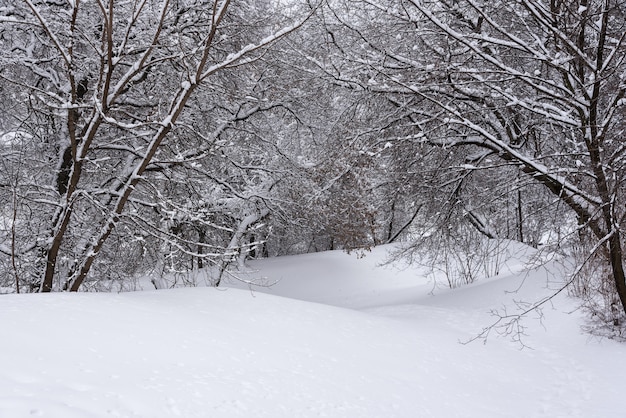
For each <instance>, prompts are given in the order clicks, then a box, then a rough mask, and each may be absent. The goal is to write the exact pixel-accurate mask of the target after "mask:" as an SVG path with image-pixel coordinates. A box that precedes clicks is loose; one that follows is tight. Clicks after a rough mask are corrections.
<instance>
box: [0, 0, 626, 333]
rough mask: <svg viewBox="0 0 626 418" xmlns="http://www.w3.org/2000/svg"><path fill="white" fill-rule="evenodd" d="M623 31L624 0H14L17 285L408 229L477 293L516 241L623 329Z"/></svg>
mask: <svg viewBox="0 0 626 418" xmlns="http://www.w3.org/2000/svg"><path fill="white" fill-rule="evenodd" d="M625 38H626V3H624V2H623V1H621V0H572V1H565V0H517V1H505V0H495V1H491V0H490V1H487V0H443V1H431V0H372V1H370V0H290V1H288V0H281V1H278V0H251V1H246V2H241V1H230V0H123V1H120V0H116V1H114V0H17V1H16V0H0V201H2V202H3V204H2V206H0V209H1V212H0V289H1V290H2V292H1V293H28V292H57V291H58V292H61V291H70V292H74V291H79V290H81V291H100V290H107V289H111V288H115V289H122V290H123V289H126V288H130V283H132V281H133V279H134V278H136V277H139V276H149V277H152V283H153V285H154V286H155V287H156V288H164V287H168V286H169V283H168V280H167V277H179V276H181V275H182V276H181V277H183V276H184V277H186V278H190V277H191V278H193V275H194V274H197V272H199V271H208V272H209V274H210V280H211V284H212V285H213V286H219V285H220V283H221V282H222V280H224V279H234V280H236V277H237V274H238V273H237V272H238V269H240V268H241V266H243V265H244V263H245V262H246V260H249V259H255V258H268V257H276V256H282V255H293V254H303V253H311V252H319V251H325V250H329V249H342V250H345V251H367V249H369V248H372V247H374V246H377V245H380V244H386V243H394V242H395V243H400V244H401V246H402V250H401V251H399V252H398V253H397V254H396V257H399V258H403V259H408V260H418V261H416V262H421V263H431V264H433V265H435V264H437V263H438V264H439V265H440V264H442V263H443V264H444V265H447V264H450V265H452V264H454V265H455V266H456V267H455V269H453V270H454V271H452V270H450V271H449V272H448V275H447V280H448V283H447V284H448V285H449V286H450V287H458V286H460V285H462V284H465V283H471V282H472V281H473V280H474V279H475V277H476V274H477V273H476V271H475V270H476V269H483V270H484V269H485V268H488V266H485V263H489V262H490V261H489V260H491V259H492V258H493V257H494V256H497V253H498V251H499V249H500V248H501V243H503V242H510V241H519V242H521V243H524V244H526V245H528V246H530V247H533V248H536V249H538V250H540V253H542V254H544V255H545V257H563V258H567V259H568V260H573V263H572V267H571V269H570V271H569V272H568V278H567V280H566V283H565V284H564V285H563V289H565V290H567V291H569V292H571V293H572V294H573V295H575V296H577V297H580V300H581V304H582V305H583V306H584V307H585V309H586V311H587V312H588V313H589V315H590V316H591V317H593V318H596V320H597V321H599V323H601V324H604V325H606V326H607V327H618V328H620V327H623V326H624V325H625V324H626V322H625V321H626V313H625V312H626V273H625V271H624V264H625V261H626V255H625V254H624V249H623V247H624V245H625V236H626V235H625V234H626V231H624V227H626V195H625V193H626V184H625V180H626V170H625V168H626V167H625V164H626V141H625V140H624V138H625V137H624V135H625V133H626V39H625ZM460 254H463V255H462V256H460ZM545 257H544V258H545ZM494 274H496V272H494ZM190 281H191V282H193V280H192V279H190ZM563 289H562V290H563Z"/></svg>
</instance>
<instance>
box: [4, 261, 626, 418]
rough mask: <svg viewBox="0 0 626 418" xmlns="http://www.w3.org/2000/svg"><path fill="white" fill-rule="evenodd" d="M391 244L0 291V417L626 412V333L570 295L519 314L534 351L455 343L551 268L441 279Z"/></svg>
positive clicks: (547, 277) (530, 290)
mask: <svg viewBox="0 0 626 418" xmlns="http://www.w3.org/2000/svg"><path fill="white" fill-rule="evenodd" d="M384 257H385V250H384V249H375V250H374V251H373V252H372V253H371V254H367V255H366V257H364V258H357V257H356V256H355V255H346V254H343V253H341V252H328V253H321V254H313V255H304V256H297V257H284V258H280V259H272V260H263V261H258V262H256V263H253V264H252V265H251V267H252V268H253V269H254V270H256V272H255V273H251V274H250V275H249V277H248V278H253V277H257V278H258V277H261V278H264V280H266V281H268V282H274V281H276V280H278V279H280V281H279V282H278V283H276V284H275V285H274V286H272V287H271V288H259V289H257V290H254V291H251V290H250V289H247V288H245V286H244V285H243V284H242V283H239V284H237V283H231V284H230V286H231V287H233V288H229V289H226V290H217V289H212V288H197V289H174V290H165V291H163V290H162V291H145V292H135V293H121V294H71V295H70V294H52V295H6V296H2V297H1V298H0V329H1V330H2V335H3V339H2V344H1V345H0V354H1V355H2V359H3V366H2V367H1V368H0V417H1V418H5V417H7V418H13V417H15V418H17V417H31V416H42V417H59V418H75V417H76V418H78V417H146V418H153V417H154V418H157V417H190V418H191V417H285V418H286V417H359V418H360V417H441V418H448V417H470V418H471V417H480V418H485V417H585V418H587V417H599V418H610V417H616V418H617V417H622V416H623V410H624V407H625V406H626V400H624V396H623V394H622V392H623V390H624V386H623V385H622V384H621V380H622V376H624V375H626V346H624V345H620V344H617V343H614V342H612V341H609V340H596V339H590V338H589V337H588V336H586V335H584V334H582V333H581V332H580V331H579V325H580V323H581V322H580V321H581V316H580V314H579V313H577V312H574V313H568V312H571V311H572V310H573V307H574V306H575V304H574V301H571V300H568V299H567V298H566V297H565V296H559V297H558V298H557V299H556V300H555V301H554V303H553V304H552V305H550V306H549V307H548V308H546V309H544V311H543V314H544V317H543V320H542V322H540V321H537V320H533V319H532V318H531V319H530V320H528V321H526V322H525V325H526V326H527V327H528V328H527V330H526V333H527V334H528V335H527V337H525V339H524V341H525V342H526V343H527V344H529V345H530V346H532V349H522V350H520V346H519V344H516V343H513V342H511V341H510V339H509V338H506V337H505V338H498V337H495V336H494V337H491V338H490V339H489V341H488V343H487V344H486V345H485V344H482V343H481V342H474V343H472V344H469V345H463V344H459V343H458V341H459V340H467V339H469V338H471V337H472V336H474V335H476V333H477V332H479V331H480V330H481V329H482V327H483V326H485V325H488V324H489V323H490V321H492V320H493V317H491V316H490V315H489V314H488V311H489V310H490V309H493V308H499V307H501V306H503V304H505V305H506V306H509V307H510V308H509V309H514V308H513V307H512V304H511V303H512V302H511V301H512V300H515V299H525V300H531V299H532V298H539V297H541V295H543V294H546V293H547V292H548V291H549V290H548V289H546V284H547V283H549V281H553V280H555V277H554V275H553V274H552V273H553V272H558V269H557V268H556V267H553V269H551V268H548V269H547V270H546V269H538V270H536V271H533V272H531V273H529V274H527V273H519V272H518V270H519V269H518V268H517V267H518V266H514V267H512V268H511V270H510V271H508V272H507V273H506V274H504V273H503V274H502V277H499V278H495V279H487V280H484V281H481V282H478V283H476V284H474V285H472V286H469V287H466V288H461V289H457V290H454V291H449V290H445V289H436V290H435V292H434V294H431V291H432V290H433V285H432V283H429V281H428V280H426V279H424V278H420V277H419V276H418V275H417V273H419V271H418V270H416V269H405V270H401V271H398V270H397V269H393V268H380V267H377V265H378V264H379V263H380V262H381V261H382V260H383V259H384ZM522 282H523V286H522V287H521V288H520V290H519V291H517V292H516V293H508V292H511V291H513V290H516V289H518V288H519V286H520V284H521V283H522ZM234 287H243V288H242V289H237V288H234Z"/></svg>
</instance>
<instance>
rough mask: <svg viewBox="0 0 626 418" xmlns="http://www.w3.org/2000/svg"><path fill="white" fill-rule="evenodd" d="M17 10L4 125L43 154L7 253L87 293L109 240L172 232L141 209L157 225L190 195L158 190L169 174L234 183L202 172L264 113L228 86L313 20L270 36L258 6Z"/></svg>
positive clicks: (43, 6)
mask: <svg viewBox="0 0 626 418" xmlns="http://www.w3.org/2000/svg"><path fill="white" fill-rule="evenodd" d="M14 3H15V2H3V4H2V7H1V8H0V10H1V13H2V15H0V22H1V23H2V26H3V29H2V31H1V33H0V42H1V46H2V50H3V56H2V60H3V69H2V71H1V72H0V78H1V80H2V83H3V86H7V90H3V91H4V93H3V94H5V96H4V97H3V98H4V99H8V100H9V101H10V102H11V103H13V106H12V109H3V115H2V129H3V130H4V132H19V133H20V135H22V137H24V138H29V141H26V142H28V143H29V144H31V145H32V146H33V147H34V148H35V149H33V150H32V151H31V150H28V149H26V148H22V150H21V151H22V152H28V157H27V158H33V159H34V161H32V162H30V163H29V165H28V175H27V176H23V177H22V178H21V179H20V186H22V185H23V189H28V188H30V190H31V191H32V193H30V194H27V193H23V194H21V195H20V196H19V199H18V200H19V202H18V201H17V200H16V201H15V203H14V204H13V211H14V213H16V219H15V221H14V222H13V225H20V226H23V227H24V233H23V235H21V236H17V237H15V236H14V237H13V238H12V241H13V242H17V243H18V245H17V248H19V254H15V251H13V250H12V251H11V256H12V257H14V258H17V259H19V260H20V263H22V265H23V266H24V270H28V269H30V270H31V271H35V272H41V274H39V273H34V274H32V277H30V279H29V281H30V282H31V283H32V284H33V285H34V286H37V287H39V289H40V290H41V291H44V292H48V291H51V290H53V289H66V290H70V291H76V290H78V289H79V288H80V286H81V285H82V284H83V283H84V282H85V280H86V279H87V277H88V276H89V274H90V272H91V270H92V267H93V266H94V264H95V263H97V260H98V259H99V257H100V256H101V254H103V252H106V251H111V252H114V251H112V250H114V248H108V249H107V246H106V243H107V242H108V241H109V239H110V238H111V237H112V236H115V237H116V240H117V242H118V243H123V245H124V246H125V248H126V249H128V250H130V249H131V248H132V242H129V240H128V239H124V238H123V237H127V238H128V237H135V238H137V240H136V241H137V243H140V241H142V240H144V239H145V236H144V235H146V234H147V235H152V236H158V237H159V238H163V237H164V236H168V235H169V236H175V235H176V233H174V232H175V231H172V230H171V228H169V226H168V227H165V228H159V231H158V232H156V233H151V232H150V231H151V228H150V227H147V226H146V225H143V226H144V228H143V229H142V228H141V226H142V225H141V221H146V220H147V219H148V218H149V217H147V216H143V217H142V214H143V215H145V214H146V213H148V212H151V213H152V215H151V216H150V218H151V219H158V217H159V216H161V215H163V213H164V212H167V210H169V209H171V206H176V205H175V204H171V203H170V202H171V200H175V196H178V197H180V196H182V195H184V194H185V193H184V192H183V191H182V190H177V191H176V193H169V194H168V193H163V192H162V191H163V190H165V189H164V188H162V187H161V186H162V185H163V183H164V182H165V181H166V180H170V179H168V176H170V175H172V176H174V177H176V172H178V173H180V170H183V169H186V170H189V169H194V165H195V169H196V170H198V171H202V172H203V174H206V173H208V175H209V176H210V177H213V178H215V179H217V180H218V181H221V182H222V183H223V184H225V185H228V184H229V183H228V181H229V179H228V178H222V177H220V175H221V174H222V173H219V172H217V171H213V170H214V168H213V167H211V166H203V167H202V169H201V170H199V166H201V165H202V162H206V160H204V161H203V158H206V157H207V156H211V155H213V154H214V153H215V152H217V148H218V147H217V145H219V143H220V141H222V140H223V139H224V136H223V135H224V132H225V131H226V130H227V129H229V128H231V127H233V126H234V125H236V124H237V123H239V122H240V121H242V120H244V119H246V118H248V117H249V116H251V115H252V114H254V113H256V112H262V111H263V110H264V109H263V106H258V105H255V104H254V103H253V101H254V100H252V101H251V100H250V99H248V98H245V97H243V96H237V94H233V93H234V92H236V89H237V86H233V87H232V88H233V90H225V89H220V87H224V86H225V83H226V82H227V79H228V76H229V74H231V75H232V74H236V73H237V71H238V69H240V68H245V66H247V65H250V64H252V63H254V62H255V61H257V60H258V59H259V58H260V57H261V56H262V55H263V53H264V52H265V51H266V50H267V48H268V47H269V45H271V44H272V43H274V42H276V41H277V40H278V39H280V38H282V37H284V36H285V35H287V34H289V33H291V32H292V31H294V30H295V29H297V28H298V27H299V26H300V25H302V23H303V22H304V21H305V20H306V19H307V17H308V14H309V13H310V10H309V11H306V10H305V11H304V12H303V13H298V14H296V13H290V14H289V15H288V16H287V15H283V16H281V15H280V14H277V15H275V16H274V17H273V19H272V23H273V24H274V26H273V27H271V28H270V27H268V26H264V25H260V24H259V23H260V22H261V21H263V18H264V16H260V15H259V10H261V9H256V8H254V7H245V6H233V5H231V2H230V1H229V0H224V1H219V0H216V1H209V0H197V1H191V2H174V1H170V0H142V1H137V2H123V3H120V2H115V1H113V0H108V1H105V0H99V1H94V2H80V1H67V2H65V1H62V2H48V1H36V0H23V1H20V2H17V4H14ZM268 12H272V11H271V10H268ZM274 12H275V10H274ZM265 18H267V16H265ZM277 27H278V28H279V29H276V28H277ZM209 80H211V81H212V83H209ZM231 83H232V82H231ZM212 87H214V88H212ZM244 90H245V89H244ZM224 96H225V98H224ZM198 99H200V100H204V101H206V102H205V103H200V102H198V101H197V100H198ZM192 100H196V102H195V105H196V106H195V109H196V110H195V111H189V109H190V108H191V107H194V106H192V104H194V103H192ZM237 102H238V103H237ZM203 109H204V113H202V111H203ZM194 117H198V118H199V117H202V118H206V119H209V122H207V121H206V120H204V121H199V120H194ZM37 151H40V152H41V153H40V154H35V152H37ZM35 176H37V177H35ZM178 181H180V180H178ZM189 196H190V195H187V197H189ZM168 199H171V200H168ZM200 206H201V205H200ZM33 212H36V215H33ZM159 214H160V215H159ZM3 216H4V217H6V214H4V213H3ZM31 217H34V218H36V221H34V222H30V223H29V219H30V218H31ZM161 218H163V216H161ZM165 218H167V217H165ZM165 221H166V219H164V220H163V222H165ZM204 224H205V225H209V224H210V225H214V226H215V225H216V224H211V223H210V222H209V221H206V220H205V221H204ZM151 225H153V226H154V225H155V222H151ZM138 226H139V228H137V227H138ZM161 226H163V225H161ZM218 226H219V225H218ZM168 228H169V229H168ZM138 230H143V231H145V232H143V233H138V232H137V231H138ZM116 231H117V234H118V235H117V236H116ZM152 231H153V230H152ZM153 232H154V231H153ZM189 239H190V240H191V241H195V242H198V243H199V244H200V245H201V248H204V247H202V245H204V246H206V247H209V246H210V245H209V244H208V243H206V240H205V242H202V241H203V239H202V238H201V237H200V236H196V237H194V238H193V239H191V238H189ZM25 240H27V241H26V242H29V245H26V244H24V242H25ZM130 241H133V240H132V239H131V240H130ZM175 241H176V240H172V241H171V242H175ZM216 247H218V246H214V247H213V249H214V252H219V251H220V248H216ZM181 248H182V247H181ZM229 248H230V246H229ZM3 249H4V247H3ZM221 250H223V248H222V249H221ZM4 252H6V251H4ZM191 252H193V253H197V254H199V255H202V254H203V253H204V254H205V255H206V253H207V252H208V251H201V250H198V249H197V248H196V249H194V250H193V251H191Z"/></svg>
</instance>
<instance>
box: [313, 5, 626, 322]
mask: <svg viewBox="0 0 626 418" xmlns="http://www.w3.org/2000/svg"><path fill="white" fill-rule="evenodd" d="M358 4H359V5H360V7H359V8H355V7H354V5H355V2H349V3H344V2H340V1H337V2H331V3H330V5H331V7H330V8H329V9H328V14H327V16H330V17H329V18H328V20H327V22H329V25H327V27H328V33H329V36H330V37H331V38H332V42H333V43H334V44H336V49H335V50H336V51H337V52H336V55H335V57H336V58H335V61H334V62H333V60H332V59H331V60H330V61H331V62H330V63H325V65H323V66H322V65H320V67H323V69H324V71H325V72H326V73H327V74H328V75H330V76H332V77H333V78H334V79H335V80H336V82H337V83H343V84H344V85H347V86H352V87H353V88H358V89H363V90H366V91H370V92H372V94H377V95H384V97H386V98H387V99H388V100H390V101H392V102H393V103H395V104H396V106H397V110H396V112H397V115H398V116H397V118H396V119H395V121H396V122H395V123H393V124H391V125H389V126H390V127H393V129H395V131H396V134H395V135H396V142H398V143H399V141H405V142H410V143H412V144H422V145H423V146H425V147H434V148H436V149H439V152H438V157H436V159H435V160H431V162H437V159H438V160H439V163H440V165H439V168H440V169H442V170H443V172H446V173H447V175H446V177H447V181H438V182H434V183H430V185H431V187H433V188H434V187H436V188H437V189H438V190H439V191H442V190H448V193H447V194H446V195H447V197H446V199H445V201H446V204H445V205H444V206H440V207H442V208H444V207H445V208H454V207H457V208H459V209H461V210H459V212H458V213H460V214H462V215H463V217H464V218H465V219H467V220H469V221H470V222H471V223H473V224H474V226H476V227H477V228H478V229H482V230H483V232H484V234H485V235H492V231H495V229H491V228H490V229H487V228H486V227H489V226H490V225H491V226H492V225H494V223H493V222H491V223H490V222H489V219H490V218H491V217H492V215H490V214H489V211H485V210H484V209H488V206H489V205H487V206H485V202H489V200H488V199H482V198H480V199H478V200H477V199H472V198H471V193H464V190H465V192H467V191H471V190H472V188H473V189H474V190H478V189H479V187H477V186H480V185H481V182H480V181H479V182H477V181H475V180H477V179H481V178H482V179H483V180H482V184H485V185H488V184H489V182H488V179H492V181H493V179H497V180H496V181H495V182H494V183H493V184H494V185H495V184H499V185H507V186H505V187H504V189H508V190H509V191H510V192H508V193H507V197H506V201H507V202H511V203H512V204H513V205H512V206H515V210H514V211H511V212H510V213H511V215H513V216H514V218H511V217H510V216H509V217H507V219H511V220H512V221H513V220H514V219H517V221H514V222H515V223H516V225H517V231H516V235H517V237H518V239H522V240H527V239H528V237H529V234H528V233H527V231H526V230H525V228H528V227H529V226H530V225H532V224H528V223H527V224H524V221H525V220H529V219H532V217H531V214H532V213H537V212H544V213H545V209H547V208H548V207H549V206H552V207H556V208H558V210H559V211H562V210H563V209H564V208H566V209H567V210H568V211H569V213H571V214H573V215H574V216H575V218H576V219H577V222H574V227H573V228H571V229H572V230H578V231H580V234H578V235H580V236H585V237H587V238H589V239H591V243H590V245H589V248H591V249H593V251H595V252H597V253H598V256H599V258H594V259H595V260H598V259H602V260H604V263H605V266H607V267H608V268H609V270H610V276H611V277H612V282H613V288H614V289H615V293H614V295H615V298H616V299H615V300H616V302H617V304H619V305H621V307H622V308H623V309H622V310H624V309H626V277H625V274H624V266H623V262H624V254H623V249H622V247H623V237H622V228H623V226H624V217H625V215H626V212H624V197H623V196H624V193H623V192H624V187H623V184H624V183H623V182H624V152H625V150H626V148H625V147H624V145H623V143H622V142H623V141H622V140H621V138H622V136H623V133H624V121H623V114H624V109H625V105H626V100H625V94H626V45H625V42H626V39H625V35H624V34H625V33H626V32H625V25H626V24H625V23H624V22H625V20H624V16H625V12H626V10H625V8H624V4H623V2H620V1H615V0H597V1H596V0H580V1H574V2H563V1H547V0H521V1H517V2H507V1H477V0H459V1H437V2H435V1H418V0H389V1H384V2H372V1H360V2H358ZM339 34H341V35H342V36H339ZM400 128H404V129H403V130H402V129H400ZM431 149H432V148H431ZM429 152H430V151H429ZM422 155H424V154H423V153H422ZM444 157H445V158H444ZM446 160H447V161H446ZM412 164H418V161H417V160H414V162H413V163H412ZM419 164H421V163H419ZM430 167H431V169H434V167H433V166H432V165H431V166H430ZM440 172H442V171H441V170H440ZM481 173H484V174H486V176H485V175H483V174H481ZM446 177H444V178H446ZM485 179H487V182H485ZM530 182H534V183H535V184H538V185H541V186H542V187H543V188H544V190H545V191H546V192H547V193H549V194H551V195H552V202H553V203H552V204H549V203H547V202H548V201H547V200H544V201H543V202H545V203H542V202H537V201H536V200H535V199H533V198H532V196H530V195H529V194H527V191H528V190H532V187H533V186H532V185H531V184H530ZM437 185H439V186H437ZM442 185H445V186H447V188H443V189H442V188H441V187H440V186H442ZM529 187H530V188H529ZM487 188H488V189H489V191H490V192H492V191H493V190H498V187H496V188H494V187H492V186H488V187H487ZM478 195H479V196H481V195H483V194H482V192H481V193H479V194H478ZM430 196H433V195H432V194H431V195H430ZM494 198H495V196H494V195H493V194H492V195H491V201H492V202H493V201H494ZM480 200H482V202H483V204H482V208H481V205H480V204H479V203H480ZM529 202H537V203H538V204H537V205H535V206H534V208H533V207H532V206H527V203H529ZM492 207H494V206H492ZM431 213H434V214H436V215H437V216H438V217H442V216H443V215H444V212H442V211H431ZM561 213H562V212H561ZM496 216H499V215H496ZM545 218H546V217H545V215H544V219H545ZM443 219H445V216H444V217H443ZM534 219H539V218H538V217H535V218H534ZM559 219H567V217H566V216H562V217H559ZM498 223H499V222H495V224H496V225H497V224H498ZM576 223H577V226H576ZM445 224H446V223H445V222H443V223H439V225H445ZM451 224H452V223H448V226H449V225H451ZM535 224H537V223H535ZM495 232H497V231H495ZM572 232H573V231H572ZM534 235H535V236H536V235H537V233H534ZM598 244H599V245H598ZM585 259H588V258H585ZM620 317H623V314H622V315H621V316H620ZM616 322H620V320H618V319H616Z"/></svg>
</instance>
